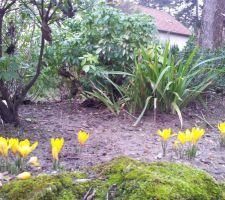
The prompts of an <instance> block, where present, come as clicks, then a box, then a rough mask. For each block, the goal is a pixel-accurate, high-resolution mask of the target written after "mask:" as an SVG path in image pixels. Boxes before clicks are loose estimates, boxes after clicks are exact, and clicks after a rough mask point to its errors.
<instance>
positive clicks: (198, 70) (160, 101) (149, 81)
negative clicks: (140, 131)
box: [128, 44, 217, 125]
mask: <svg viewBox="0 0 225 200" xmlns="http://www.w3.org/2000/svg"><path fill="white" fill-rule="evenodd" d="M196 52H197V48H195V49H194V50H193V51H192V53H190V55H189V57H188V58H187V60H186V62H182V61H181V60H177V59H176V55H174V54H172V53H171V51H170V46H169V44H167V45H166V46H165V48H164V49H162V48H161V47H159V46H152V47H149V48H142V49H140V50H139V51H138V52H137V53H136V56H135V57H136V58H137V59H136V60H135V70H134V76H133V78H132V80H131V87H130V92H129V91H128V95H129V97H130V106H131V110H132V111H136V110H138V109H143V108H144V110H146V109H148V108H152V107H153V102H155V106H156V107H157V109H158V110H160V111H163V112H173V113H174V112H177V114H178V115H179V118H180V121H181V125H182V123H183V122H182V121H183V120H182V115H181V109H182V108H183V107H185V106H186V105H188V103H189V102H190V101H192V100H195V99H196V98H197V97H198V96H199V95H200V94H201V93H202V92H203V91H204V90H205V89H206V88H207V87H208V86H209V85H210V84H211V83H212V82H213V81H214V80H215V78H216V75H217V73H216V72H215V71H213V69H211V68H206V67H202V65H203V64H206V63H207V62H209V61H211V60H212V59H211V60H205V61H202V62H198V60H195V61H194V60H193V58H194V56H195V55H196ZM213 60H216V58H214V59H213ZM199 77H201V80H200V81H198V78H199ZM196 79H197V81H196ZM143 112H144V111H143ZM143 112H142V115H143ZM142 115H141V116H142ZM139 120H140V118H139V119H138V121H139ZM138 121H137V123H138Z"/></svg>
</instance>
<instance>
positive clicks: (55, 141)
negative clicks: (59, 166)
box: [51, 138, 64, 161]
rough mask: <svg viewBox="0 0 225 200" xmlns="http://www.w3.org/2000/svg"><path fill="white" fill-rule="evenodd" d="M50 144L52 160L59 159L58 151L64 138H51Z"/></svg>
mask: <svg viewBox="0 0 225 200" xmlns="http://www.w3.org/2000/svg"><path fill="white" fill-rule="evenodd" d="M51 144H52V157H53V159H54V160H57V161H58V160H59V153H60V151H61V149H62V147H63V144H64V138H61V139H59V138H56V139H54V138H51Z"/></svg>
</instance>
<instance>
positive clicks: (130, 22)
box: [45, 4, 156, 90]
mask: <svg viewBox="0 0 225 200" xmlns="http://www.w3.org/2000/svg"><path fill="white" fill-rule="evenodd" d="M53 29H55V30H54V36H53V38H54V44H53V45H52V46H51V47H50V48H48V50H47V52H46V55H45V56H46V60H47V63H48V65H49V66H52V67H56V68H60V67H64V68H66V70H67V71H69V72H70V73H72V75H73V79H76V80H78V81H80V82H81V84H85V85H84V86H85V89H87V90H90V87H89V86H91V83H90V80H91V81H92V82H94V83H95V84H98V83H97V82H100V83H101V84H103V85H104V84H105V82H104V81H103V80H102V79H101V77H100V76H98V75H96V74H99V71H104V70H119V71H132V70H133V66H134V51H135V49H138V48H139V47H140V46H148V45H149V44H152V43H153V42H155V34H156V28H155V25H154V21H153V19H152V18H151V17H150V16H145V15H140V14H133V15H128V14H125V13H123V12H122V11H120V10H118V9H116V8H113V7H110V6H106V5H105V4H96V5H95V6H94V7H93V8H92V9H89V10H88V11H83V12H78V14H77V16H76V17H75V18H72V19H67V20H65V21H64V22H63V24H62V25H61V29H58V28H57V27H53ZM92 59H94V60H92ZM83 72H85V75H84V73H83ZM117 78H118V77H117V76H114V77H113V79H114V80H115V82H117V83H118V82H120V80H118V79H117ZM102 81H103V82H102Z"/></svg>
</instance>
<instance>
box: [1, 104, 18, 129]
mask: <svg viewBox="0 0 225 200" xmlns="http://www.w3.org/2000/svg"><path fill="white" fill-rule="evenodd" d="M0 116H1V118H2V120H3V121H4V123H14V124H15V125H16V126H17V125H18V124H19V115H18V106H14V105H13V106H12V107H11V106H9V105H6V104H5V103H3V102H2V101H0Z"/></svg>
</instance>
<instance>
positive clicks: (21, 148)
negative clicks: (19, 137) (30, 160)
mask: <svg viewBox="0 0 225 200" xmlns="http://www.w3.org/2000/svg"><path fill="white" fill-rule="evenodd" d="M37 146H38V142H35V143H34V144H33V145H31V144H30V141H29V140H28V139H26V140H23V141H21V142H20V143H19V144H18V145H17V151H18V153H19V154H20V156H21V157H22V158H25V157H27V156H28V155H29V154H30V153H31V152H32V151H33V150H34V149H36V147H37Z"/></svg>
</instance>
